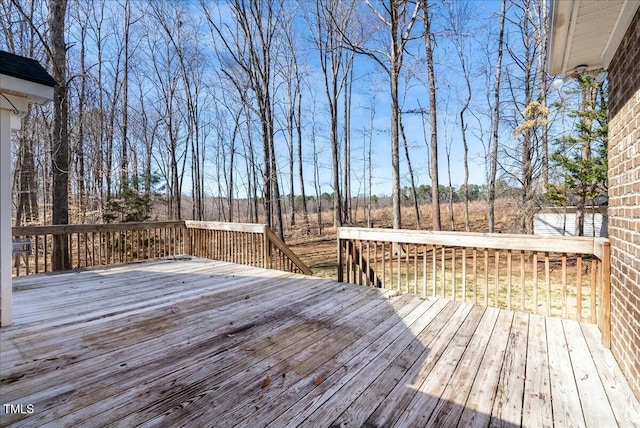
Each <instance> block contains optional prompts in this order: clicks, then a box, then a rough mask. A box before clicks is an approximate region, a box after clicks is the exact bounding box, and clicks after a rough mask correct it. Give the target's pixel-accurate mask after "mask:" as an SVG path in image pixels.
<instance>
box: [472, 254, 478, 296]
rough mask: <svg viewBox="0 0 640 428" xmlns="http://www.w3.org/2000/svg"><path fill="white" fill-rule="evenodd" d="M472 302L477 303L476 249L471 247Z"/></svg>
mask: <svg viewBox="0 0 640 428" xmlns="http://www.w3.org/2000/svg"><path fill="white" fill-rule="evenodd" d="M473 304H474V305H477V304H478V249H477V248H474V249H473Z"/></svg>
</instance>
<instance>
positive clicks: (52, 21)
mask: <svg viewBox="0 0 640 428" xmlns="http://www.w3.org/2000/svg"><path fill="white" fill-rule="evenodd" d="M66 14H67V1H66V0H49V37H50V40H51V58H50V59H51V68H52V70H53V78H54V79H55V80H56V82H58V85H57V86H56V87H55V88H54V104H53V129H52V132H51V139H52V144H51V148H52V150H53V154H52V157H51V161H52V164H51V169H52V173H53V215H52V218H51V220H52V222H53V224H69V195H68V188H69V187H68V186H69V132H68V128H67V126H68V87H67V46H66V44H65V37H64V35H65V18H66ZM51 265H52V268H53V270H65V269H70V268H71V260H70V258H69V238H68V236H67V235H54V237H53V252H52V261H51Z"/></svg>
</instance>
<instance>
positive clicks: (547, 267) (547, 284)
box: [544, 252, 551, 316]
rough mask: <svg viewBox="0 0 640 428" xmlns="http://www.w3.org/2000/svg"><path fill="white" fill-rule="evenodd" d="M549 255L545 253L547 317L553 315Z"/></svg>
mask: <svg viewBox="0 0 640 428" xmlns="http://www.w3.org/2000/svg"><path fill="white" fill-rule="evenodd" d="M549 270H550V269H549V253H548V252H545V253H544V282H545V285H546V287H547V316H550V315H551V278H550V272H549Z"/></svg>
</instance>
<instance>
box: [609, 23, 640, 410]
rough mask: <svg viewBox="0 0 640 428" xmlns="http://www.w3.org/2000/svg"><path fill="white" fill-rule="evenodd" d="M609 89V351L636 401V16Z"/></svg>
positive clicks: (639, 131) (639, 210) (639, 141)
mask: <svg viewBox="0 0 640 428" xmlns="http://www.w3.org/2000/svg"><path fill="white" fill-rule="evenodd" d="M609 83H610V85H609V93H610V101H609V111H610V123H609V239H610V241H611V351H612V352H613V355H614V357H615V358H616V360H617V361H618V364H619V365H620V367H621V368H622V371H623V372H624V374H625V376H626V378H627V380H628V381H629V384H630V385H631V388H632V389H633V391H634V393H635V395H636V397H638V398H639V399H640V10H638V11H637V12H636V15H635V17H634V18H633V21H632V22H631V25H630V26H629V29H628V30H627V33H626V35H625V37H624V39H623V41H622V43H621V44H620V46H619V47H618V50H617V51H616V53H615V56H614V57H613V60H612V61H611V64H610V65H609Z"/></svg>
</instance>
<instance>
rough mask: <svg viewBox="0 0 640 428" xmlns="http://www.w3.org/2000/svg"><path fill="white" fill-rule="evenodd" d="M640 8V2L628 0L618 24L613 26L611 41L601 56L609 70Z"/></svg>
mask: <svg viewBox="0 0 640 428" xmlns="http://www.w3.org/2000/svg"><path fill="white" fill-rule="evenodd" d="M639 7H640V1H637V0H626V1H625V2H624V4H623V5H622V8H621V9H620V13H619V14H618V19H616V23H615V25H614V26H613V31H612V32H611V34H610V35H609V40H607V44H606V46H605V47H604V51H603V52H602V55H601V56H600V57H601V58H602V64H603V66H604V68H609V64H610V63H611V60H612V59H613V56H614V55H615V53H616V51H617V50H618V47H619V46H620V42H622V38H623V37H624V35H625V34H626V32H627V30H628V29H629V24H631V21H632V20H633V17H634V16H635V15H636V11H637V10H638V8H639Z"/></svg>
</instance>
